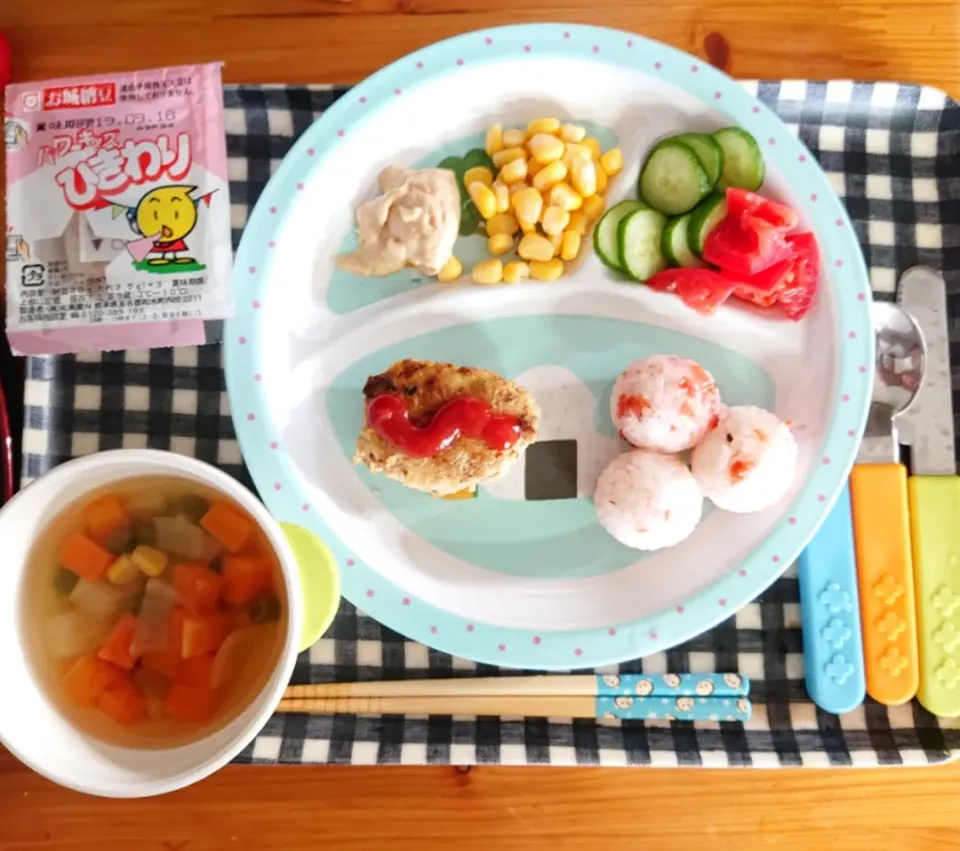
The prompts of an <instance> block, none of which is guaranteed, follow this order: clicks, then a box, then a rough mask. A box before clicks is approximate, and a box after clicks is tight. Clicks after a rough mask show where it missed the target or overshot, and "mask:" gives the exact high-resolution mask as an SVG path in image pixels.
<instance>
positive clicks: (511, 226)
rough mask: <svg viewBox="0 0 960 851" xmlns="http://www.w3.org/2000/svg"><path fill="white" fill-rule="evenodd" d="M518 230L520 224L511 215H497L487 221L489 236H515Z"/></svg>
mask: <svg viewBox="0 0 960 851" xmlns="http://www.w3.org/2000/svg"><path fill="white" fill-rule="evenodd" d="M518 230H520V224H519V223H518V222H517V220H516V218H515V217H514V216H511V215H510V214H509V213H497V215H495V216H492V217H491V218H490V219H489V220H488V221H487V236H496V235H497V234H498V233H505V234H507V235H508V236H513V235H514V234H515V233H516V232H517V231H518Z"/></svg>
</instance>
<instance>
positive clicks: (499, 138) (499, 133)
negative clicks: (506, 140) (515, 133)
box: [483, 124, 504, 156]
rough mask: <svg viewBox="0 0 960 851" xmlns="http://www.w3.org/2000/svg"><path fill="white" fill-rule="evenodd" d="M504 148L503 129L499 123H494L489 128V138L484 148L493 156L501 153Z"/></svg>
mask: <svg viewBox="0 0 960 851" xmlns="http://www.w3.org/2000/svg"><path fill="white" fill-rule="evenodd" d="M503 148H504V145H503V130H502V129H501V127H500V125H499V124H494V125H493V126H492V127H490V128H489V129H488V130H487V138H486V141H485V142H484V145H483V149H484V150H485V151H486V152H487V153H488V154H489V155H490V156H493V155H494V154H499V153H500V151H502V150H503Z"/></svg>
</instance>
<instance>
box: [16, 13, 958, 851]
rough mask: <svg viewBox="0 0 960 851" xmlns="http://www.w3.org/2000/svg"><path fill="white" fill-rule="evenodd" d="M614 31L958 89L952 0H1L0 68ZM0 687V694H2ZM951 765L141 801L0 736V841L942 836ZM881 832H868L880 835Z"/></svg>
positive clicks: (451, 782)
mask: <svg viewBox="0 0 960 851" xmlns="http://www.w3.org/2000/svg"><path fill="white" fill-rule="evenodd" d="M546 19H554V20H567V21H571V22H581V23H594V24H604V25H608V26H614V27H622V28H624V29H630V30H634V31H636V32H640V33H643V34H645V35H649V36H652V37H654V38H658V39H661V40H663V41H666V42H669V43H671V44H673V45H676V46H677V47H680V48H682V49H684V50H688V51H690V52H692V53H696V54H698V55H700V56H702V57H705V58H707V59H709V60H710V61H713V62H714V63H715V64H717V65H720V66H721V67H723V68H725V69H726V70H727V71H729V72H730V73H732V74H734V75H736V76H739V77H748V78H768V79H779V78H790V77H793V78H813V79H828V78H855V79H862V80H902V81H910V82H918V83H926V84H928V85H933V86H937V87H939V88H941V89H943V90H945V91H946V92H948V93H949V94H951V95H953V96H955V97H957V96H960V14H958V11H957V4H956V0H897V2H896V3H886V2H883V0H845V2H840V3H838V2H825V1H824V0H793V2H791V3H786V4H774V3H770V2H769V0H577V2H574V0H167V2H165V3H157V2H155V0H89V1H88V2H77V0H2V2H0V30H4V31H5V32H6V34H7V36H8V37H9V39H10V41H11V44H12V48H13V57H14V71H15V79H30V78H41V77H50V76H57V75H66V74H80V73H92V72H96V71H106V70H118V69H133V68H144V67H151V66H154V65H163V64H173V63H180V62H197V61H201V60H209V59H223V60H226V62H227V66H226V71H225V74H226V78H227V80H229V81H233V82H267V81H275V82H356V81H357V80H359V79H361V78H363V77H364V76H365V75H367V74H369V73H370V72H372V71H374V70H376V69H377V68H379V67H381V66H382V65H384V64H386V63H387V62H390V61H392V60H393V59H396V58H397V57H399V56H402V55H403V54H405V53H408V52H409V51H411V50H414V49H416V48H418V47H422V46H424V45H426V44H429V43H430V42H432V41H435V40H437V39H439V38H443V37H446V36H450V35H454V34H456V33H462V32H465V31H468V30H472V29H476V28H479V27H485V26H493V25H496V24H504V23H509V22H520V21H537V20H546ZM4 699H11V698H10V696H4ZM958 783H960V766H945V767H940V768H931V769H923V770H919V769H918V770H887V771H853V770H844V771H786V770H784V771H746V770H739V771H693V770H690V769H686V770H657V771H652V770H651V771H644V770H619V769H594V768H584V769H551V768H527V769H507V768H487V767H480V768H474V769H472V770H469V771H460V770H457V769H455V768H396V767H385V768H341V767H297V768H274V767H248V766H235V767H229V768H226V769H224V770H223V771H221V772H220V773H219V774H218V775H216V776H215V777H213V778H211V779H209V780H207V781H205V782H203V783H201V784H200V785H198V786H196V787H194V788H193V789H188V790H185V791H183V792H179V793H176V794H174V795H171V796H169V797H167V798H162V799H156V800H149V801H129V802H123V801H100V800H94V799H87V798H83V797H81V796H79V795H75V794H73V793H70V792H67V791H63V790H60V789H58V788H56V787H54V786H52V785H51V784H50V783H47V782H46V781H45V780H42V779H41V778H39V777H37V776H36V775H34V774H32V773H31V772H29V771H28V770H27V769H25V768H23V767H22V766H21V765H20V764H19V763H17V761H16V760H14V759H13V758H12V757H11V756H10V755H9V754H5V753H2V752H0V851H27V849H67V848H70V849H87V848H89V849H91V851H134V849H135V851H154V849H157V851H159V850H160V849H164V850H165V851H208V850H209V849H220V848H233V849H240V851H248V849H257V851H272V849H277V851H280V850H281V849H282V851H294V849H298V848H307V847H318V848H319V847H322V848H329V849H336V851H348V849H361V848H377V849H381V848H391V849H397V851H403V849H409V851H428V849H434V848H436V849H440V848H443V849H457V851H468V850H469V849H484V851H506V849H514V848H523V849H529V848H537V847H550V848H590V849H593V848H600V847H602V848H604V849H605V851H611V849H619V848H634V847H639V846H640V844H641V843H652V844H654V845H655V846H656V847H658V848H689V847H696V846H698V845H702V844H704V843H709V844H714V845H716V846H717V847H721V848H731V849H746V848H750V847H760V846H762V847H765V848H791V849H804V851H806V850H807V849H811V848H831V849H832V848H837V849H844V851H856V849H871V851H873V849H875V848H878V847H882V848H898V849H910V848H923V849H927V851H929V849H937V848H960V831H958V830H957V828H956V825H957V822H958V821H960V818H958V817H957V816H956V815H955V813H956V789H957V788H958V787H957V784H958ZM881 837H882V838H881Z"/></svg>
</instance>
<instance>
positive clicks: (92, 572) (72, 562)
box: [57, 532, 116, 582]
mask: <svg viewBox="0 0 960 851" xmlns="http://www.w3.org/2000/svg"><path fill="white" fill-rule="evenodd" d="M115 558H116V556H114V554H113V553H111V552H110V551H109V550H107V549H104V548H103V547H101V546H100V545H99V544H98V543H96V542H95V541H91V540H90V539H89V538H88V537H87V536H86V535H82V534H80V533H79V532H76V533H74V534H73V535H71V536H70V537H69V538H67V539H66V540H65V541H64V542H63V543H62V544H61V545H60V550H59V552H58V553H57V559H58V560H59V562H60V565H61V566H62V567H65V568H66V569H67V570H72V571H73V572H74V573H75V574H77V576H79V577H81V578H82V579H89V580H90V581H91V582H94V581H96V580H97V579H99V578H100V577H101V576H103V574H104V573H105V572H106V569H107V568H108V567H110V565H111V563H112V562H113V560H114V559H115Z"/></svg>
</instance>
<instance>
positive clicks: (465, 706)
mask: <svg viewBox="0 0 960 851" xmlns="http://www.w3.org/2000/svg"><path fill="white" fill-rule="evenodd" d="M749 692H750V682H749V680H747V678H746V677H742V676H740V675H739V674H597V675H594V674H570V675H564V676H535V677H489V678H466V677H465V678H459V679H447V680H399V681H390V682H369V683H327V684H323V685H297V686H289V687H288V688H287V690H286V692H285V693H284V696H283V700H281V701H280V704H279V705H278V707H277V711H278V712H301V713H307V714H311V715H327V714H334V713H349V714H358V715H387V714H403V715H507V716H522V717H530V718H544V717H558V718H620V719H635V720H647V721H654V720H659V721H746V720H748V719H749V718H750V712H751V707H750V701H749V699H748V698H747V695H748V694H749Z"/></svg>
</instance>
